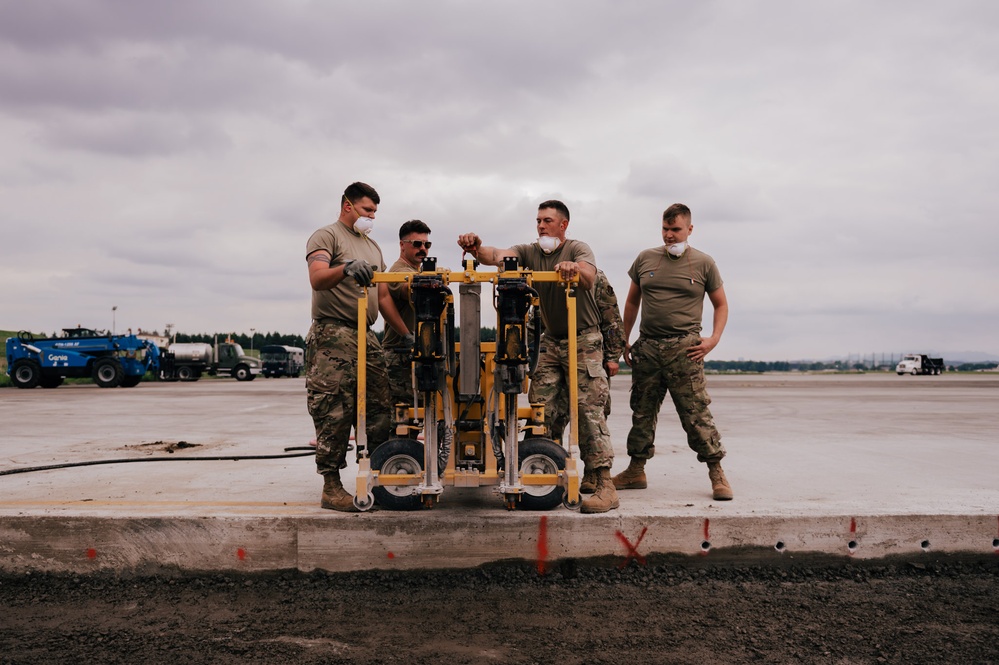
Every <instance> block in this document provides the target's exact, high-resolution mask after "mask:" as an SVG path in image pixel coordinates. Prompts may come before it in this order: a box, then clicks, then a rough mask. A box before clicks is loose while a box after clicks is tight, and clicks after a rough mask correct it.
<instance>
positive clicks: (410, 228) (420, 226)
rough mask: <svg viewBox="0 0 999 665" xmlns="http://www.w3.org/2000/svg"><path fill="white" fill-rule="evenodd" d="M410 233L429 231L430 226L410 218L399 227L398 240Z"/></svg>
mask: <svg viewBox="0 0 999 665" xmlns="http://www.w3.org/2000/svg"><path fill="white" fill-rule="evenodd" d="M410 233H430V227H429V226H427V225H426V224H424V223H423V222H421V221H420V220H418V219H411V220H409V221H408V222H406V223H405V224H403V225H402V226H400V227H399V240H402V239H403V238H405V237H406V236H408V235H409V234H410Z"/></svg>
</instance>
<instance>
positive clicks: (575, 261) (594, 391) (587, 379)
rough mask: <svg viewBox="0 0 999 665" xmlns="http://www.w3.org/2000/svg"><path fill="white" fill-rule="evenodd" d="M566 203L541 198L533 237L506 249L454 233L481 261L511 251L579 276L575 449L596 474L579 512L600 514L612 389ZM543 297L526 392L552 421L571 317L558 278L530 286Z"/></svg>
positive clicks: (584, 259) (561, 392)
mask: <svg viewBox="0 0 999 665" xmlns="http://www.w3.org/2000/svg"><path fill="white" fill-rule="evenodd" d="M568 226H569V210H568V208H566V206H565V204H564V203H562V202H561V201H545V202H544V203H542V204H541V205H539V206H538V217H537V228H538V236H539V238H538V242H534V243H530V244H523V245H515V246H513V247H511V248H509V249H498V248H496V247H486V246H484V245H483V244H482V240H481V239H480V238H479V237H478V236H477V235H475V234H474V233H466V234H464V235H461V236H459V237H458V244H459V245H460V246H461V248H462V249H463V250H464V251H466V252H470V253H471V254H472V255H474V256H475V257H476V258H477V259H478V260H479V261H480V262H482V263H485V264H488V265H500V264H502V262H503V258H504V257H506V256H516V257H517V259H518V260H519V262H520V265H521V266H523V267H525V268H527V269H529V270H537V271H555V272H558V273H560V274H561V276H562V277H563V278H564V279H572V278H574V277H576V276H577V275H578V276H579V285H580V286H579V288H577V289H576V327H577V333H578V334H577V338H576V342H577V349H576V361H577V379H578V387H579V430H580V437H579V449H580V453H581V454H582V456H583V461H584V464H585V466H586V468H587V469H590V470H592V471H593V472H594V473H595V474H596V491H595V492H594V494H593V496H591V497H590V498H588V499H586V500H584V501H583V503H582V505H581V507H580V509H581V511H582V512H584V513H603V512H607V511H608V510H613V509H614V508H617V507H618V505H619V502H618V498H617V491H616V490H615V489H614V484H613V482H612V481H611V476H610V467H611V465H612V464H613V461H614V450H613V448H612V447H611V441H610V431H608V429H607V420H606V417H605V416H604V407H605V405H606V403H607V397H608V395H609V390H608V385H607V373H606V372H605V371H604V367H603V357H604V352H603V336H602V335H601V334H600V327H599V326H600V312H599V310H598V308H597V303H596V300H595V298H594V297H593V284H594V282H595V281H596V259H595V258H594V256H593V251H592V250H591V249H590V247H589V246H588V245H587V244H586V243H584V242H581V241H579V240H573V239H569V240H567V239H566V237H565V231H566V228H567V227H568ZM534 287H535V288H536V289H537V291H538V294H539V296H540V299H541V319H542V322H543V323H544V326H545V332H544V335H543V336H542V338H541V349H540V353H539V355H540V357H539V359H538V366H537V368H536V369H535V371H534V375H533V377H532V378H531V388H530V392H529V394H528V398H529V399H530V400H531V401H532V402H542V403H544V404H545V421H546V422H545V424H546V425H547V426H548V427H549V428H551V427H552V424H553V423H554V422H556V421H557V420H559V419H560V418H565V417H566V414H565V410H566V406H567V405H568V403H569V400H568V396H567V395H566V394H565V393H567V392H568V390H569V387H568V379H567V376H566V374H567V372H568V369H569V357H568V356H569V340H568V334H569V332H568V331H569V321H568V311H567V306H566V295H565V288H564V287H560V286H559V285H558V284H556V283H537V284H535V285H534Z"/></svg>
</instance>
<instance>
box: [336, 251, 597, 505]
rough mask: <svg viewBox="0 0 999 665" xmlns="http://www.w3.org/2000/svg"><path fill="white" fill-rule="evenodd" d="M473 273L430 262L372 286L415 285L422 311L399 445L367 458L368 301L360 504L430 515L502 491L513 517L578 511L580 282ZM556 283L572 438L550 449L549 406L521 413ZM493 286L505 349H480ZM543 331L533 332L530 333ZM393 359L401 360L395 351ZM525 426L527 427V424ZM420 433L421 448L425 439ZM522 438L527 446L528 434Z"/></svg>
mask: <svg viewBox="0 0 999 665" xmlns="http://www.w3.org/2000/svg"><path fill="white" fill-rule="evenodd" d="M477 268H478V266H477V264H476V263H475V262H473V261H471V260H469V261H466V262H465V269H464V270H461V271H452V270H447V269H439V268H437V267H436V259H433V258H427V259H424V262H423V265H422V266H421V268H420V271H419V272H416V273H375V276H374V283H376V284H380V283H393V282H395V283H399V282H407V283H409V287H410V288H409V290H410V300H411V302H412V303H413V305H414V309H415V310H416V329H415V330H414V331H413V332H414V334H415V337H416V343H415V347H414V349H413V352H412V366H411V379H412V392H413V399H412V401H411V403H409V404H398V405H396V418H395V421H396V428H395V436H394V437H393V438H390V439H389V440H388V441H386V442H384V443H382V444H381V445H379V446H378V447H377V448H375V449H374V450H369V448H368V442H367V433H366V431H365V425H366V420H367V409H366V400H365V391H366V380H367V374H366V367H367V359H366V358H365V353H364V351H365V349H366V348H367V340H366V335H367V332H368V331H367V327H366V325H365V320H364V315H363V314H364V312H365V311H366V309H367V297H366V295H365V296H362V297H361V298H360V299H359V301H358V312H359V317H358V318H359V321H358V326H357V332H358V334H357V343H358V346H357V348H358V372H357V427H356V441H357V454H358V473H357V488H356V492H355V495H354V505H355V506H356V507H357V508H358V509H359V510H368V509H370V508H371V507H372V506H373V505H374V504H375V502H377V503H378V504H379V505H380V506H382V507H383V508H387V509H391V510H412V509H416V508H420V507H424V508H432V507H433V506H434V505H435V504H436V503H437V501H438V500H439V499H440V496H441V494H443V492H444V488H445V487H481V486H487V485H489V486H494V487H495V491H496V493H498V494H499V495H500V496H502V498H503V505H504V506H506V508H507V509H509V510H513V509H522V510H550V509H552V508H555V507H557V506H558V505H559V504H560V503H561V504H563V505H565V506H566V507H567V508H570V509H575V508H578V507H579V503H580V496H579V476H578V471H577V469H578V466H577V463H578V460H579V447H578V427H577V424H578V417H579V415H578V408H577V390H578V385H577V376H576V323H575V322H576V298H575V294H574V288H575V286H576V283H577V281H578V280H575V279H574V280H573V281H571V282H566V281H565V280H563V279H562V278H561V277H560V276H559V274H558V273H555V272H534V271H530V270H523V269H520V268H518V266H517V261H516V259H507V260H506V261H505V263H504V266H503V269H502V270H500V271H488V272H483V271H479V270H478V269H477ZM540 282H558V283H559V284H560V285H564V286H565V289H566V294H567V298H566V303H567V308H568V317H569V372H568V375H569V413H570V416H569V436H568V437H565V438H564V440H565V441H566V445H562V444H560V443H558V442H555V441H553V440H551V439H550V438H548V432H547V430H546V428H545V425H544V420H545V418H544V405H542V404H531V405H529V406H526V407H518V404H517V402H518V397H519V396H520V395H521V394H523V393H525V392H526V390H527V382H528V377H529V376H530V374H531V372H533V370H534V367H535V366H536V364H537V360H538V353H539V346H540V332H541V324H540V321H541V317H540V316H535V317H534V319H535V324H534V326H531V325H530V324H529V318H530V317H529V315H530V312H531V308H537V307H538V305H539V300H538V294H537V291H535V290H534V288H533V285H534V284H536V283H540ZM483 283H488V284H491V285H492V286H493V292H494V298H493V305H494V307H495V309H496V316H497V319H496V323H497V325H496V341H495V342H480V340H479V335H480V306H481V288H482V284H483ZM451 284H459V285H460V286H459V293H460V298H461V301H460V302H461V307H460V315H461V326H460V334H461V342H460V344H459V343H458V342H457V341H456V339H455V337H456V336H455V326H454V296H453V294H452V292H451V290H450V285H451ZM532 328H533V332H532ZM386 353H392V351H389V350H387V351H386ZM521 423H523V424H521ZM421 434H422V439H423V440H422V441H420V440H419V439H420V435H421ZM522 434H523V439H522V438H521V435H522Z"/></svg>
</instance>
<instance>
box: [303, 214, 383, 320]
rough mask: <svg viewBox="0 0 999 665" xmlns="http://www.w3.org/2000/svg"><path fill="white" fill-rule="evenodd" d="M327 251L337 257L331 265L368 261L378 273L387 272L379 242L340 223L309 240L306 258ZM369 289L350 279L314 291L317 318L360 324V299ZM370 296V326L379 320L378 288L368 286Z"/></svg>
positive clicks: (314, 313) (314, 315) (326, 227)
mask: <svg viewBox="0 0 999 665" xmlns="http://www.w3.org/2000/svg"><path fill="white" fill-rule="evenodd" d="M319 249H325V250H326V251H327V252H329V253H330V256H331V257H333V258H332V260H331V261H330V265H331V266H333V267H336V266H338V265H341V264H343V263H346V262H347V261H350V260H352V259H362V260H364V261H367V262H368V263H370V264H371V265H372V266H374V268H375V270H377V271H379V272H384V271H385V263H384V261H382V250H381V248H379V247H378V243H376V242H375V241H374V240H372V239H371V238H369V237H368V236H366V235H364V234H361V233H356V232H355V231H354V230H353V229H351V228H350V227H348V226H347V225H345V224H343V223H342V222H340V221H339V220H337V221H335V222H333V223H332V224H330V225H329V226H324V227H323V228H321V229H319V230H318V231H316V232H315V233H313V234H312V235H311V236H310V237H309V242H308V243H306V245H305V255H306V256H308V255H309V254H312V252H314V251H316V250H319ZM364 291H365V287H363V286H360V285H359V284H358V283H357V282H355V281H354V278H353V277H347V278H345V279H344V280H343V281H342V282H340V283H339V284H337V285H336V286H334V287H333V288H332V289H328V290H326V291H316V290H313V291H312V318H313V319H326V318H331V319H340V320H341V321H357V299H358V298H359V297H361V295H362V294H363V292H364ZM367 295H368V311H367V314H368V325H369V326H370V325H371V324H372V323H374V322H375V320H376V319H377V318H378V288H377V286H369V287H367Z"/></svg>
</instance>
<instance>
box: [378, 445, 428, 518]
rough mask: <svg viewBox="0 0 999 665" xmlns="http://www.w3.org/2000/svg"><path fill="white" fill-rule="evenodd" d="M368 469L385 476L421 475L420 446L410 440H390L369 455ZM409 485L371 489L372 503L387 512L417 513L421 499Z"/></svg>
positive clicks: (421, 454)
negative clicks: (382, 473) (409, 511)
mask: <svg viewBox="0 0 999 665" xmlns="http://www.w3.org/2000/svg"><path fill="white" fill-rule="evenodd" d="M371 468H372V470H375V471H378V472H384V473H387V474H393V475H395V474H399V473H411V474H413V475H422V474H423V444H421V443H420V442H419V441H414V440H413V439H389V440H388V441H386V442H385V443H383V444H382V445H380V446H378V447H377V448H375V451H374V452H373V453H371ZM412 491H413V486H412V485H402V486H397V487H382V486H380V485H379V486H376V487H373V488H371V493H372V494H374V495H375V503H377V504H378V505H379V506H381V507H383V508H387V509H389V510H418V509H419V508H420V506H421V501H420V495H419V494H412Z"/></svg>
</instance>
